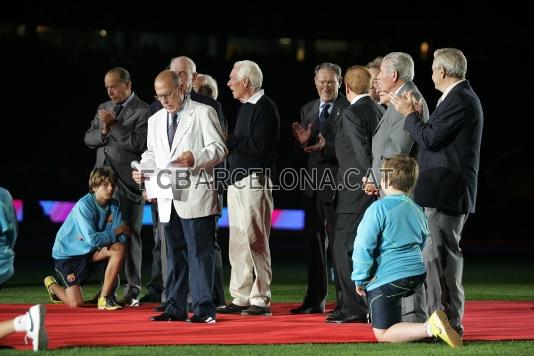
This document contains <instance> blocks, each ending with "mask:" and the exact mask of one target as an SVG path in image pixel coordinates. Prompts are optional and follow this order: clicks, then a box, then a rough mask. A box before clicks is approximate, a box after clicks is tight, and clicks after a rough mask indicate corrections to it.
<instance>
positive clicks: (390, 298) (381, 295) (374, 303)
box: [367, 273, 426, 329]
mask: <svg viewBox="0 0 534 356" xmlns="http://www.w3.org/2000/svg"><path fill="white" fill-rule="evenodd" d="M425 276H426V273H423V274H420V275H417V276H411V277H406V278H402V279H397V280H396V281H393V282H390V283H386V284H384V285H381V286H380V287H377V288H375V289H373V290H370V291H368V292H367V302H368V303H369V309H370V310H371V324H373V328H376V329H387V328H389V327H390V326H392V325H395V324H397V323H400V322H401V320H402V304H401V299H402V298H404V297H409V296H410V295H412V294H414V292H415V291H416V290H418V289H419V288H421V286H422V285H423V283H424V282H425Z"/></svg>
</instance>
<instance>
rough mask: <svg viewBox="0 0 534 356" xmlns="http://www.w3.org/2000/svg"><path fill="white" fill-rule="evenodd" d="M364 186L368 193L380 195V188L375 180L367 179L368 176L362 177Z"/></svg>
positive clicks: (365, 191)
mask: <svg viewBox="0 0 534 356" xmlns="http://www.w3.org/2000/svg"><path fill="white" fill-rule="evenodd" d="M362 188H363V192H364V193H365V194H367V195H378V194H379V189H378V188H377V186H376V184H375V183H374V182H373V181H370V180H368V179H367V177H363V178H362Z"/></svg>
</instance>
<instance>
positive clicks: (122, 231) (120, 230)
mask: <svg viewBox="0 0 534 356" xmlns="http://www.w3.org/2000/svg"><path fill="white" fill-rule="evenodd" d="M114 232H115V236H120V235H125V236H128V235H130V226H128V224H125V223H122V225H121V226H119V227H117V228H116V229H115V231H114Z"/></svg>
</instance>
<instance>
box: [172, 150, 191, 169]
mask: <svg viewBox="0 0 534 356" xmlns="http://www.w3.org/2000/svg"><path fill="white" fill-rule="evenodd" d="M171 163H172V164H173V165H175V166H177V167H193V166H194V165H195V157H194V156H193V153H192V152H191V151H185V152H184V153H182V154H181V155H180V157H178V158H177V159H175V160H174V161H172V162H171Z"/></svg>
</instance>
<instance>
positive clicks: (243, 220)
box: [228, 174, 273, 307]
mask: <svg viewBox="0 0 534 356" xmlns="http://www.w3.org/2000/svg"><path fill="white" fill-rule="evenodd" d="M262 183H265V184H262ZM270 187H271V181H270V180H269V178H268V177H265V181H264V179H263V177H258V176H256V174H252V175H249V176H247V177H245V178H243V179H242V180H240V181H238V182H235V183H234V184H233V185H231V186H229V187H228V218H229V223H230V243H229V259H230V265H231V266H232V271H231V274H230V295H231V296H232V297H233V301H232V303H234V304H236V305H239V306H247V305H249V304H250V305H256V306H260V307H266V306H269V305H270V303H271V289H270V286H271V280H272V269H271V251H270V249H269V235H270V232H271V215H272V212H273V195H272V191H271V188H270ZM254 277H255V279H254Z"/></svg>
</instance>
